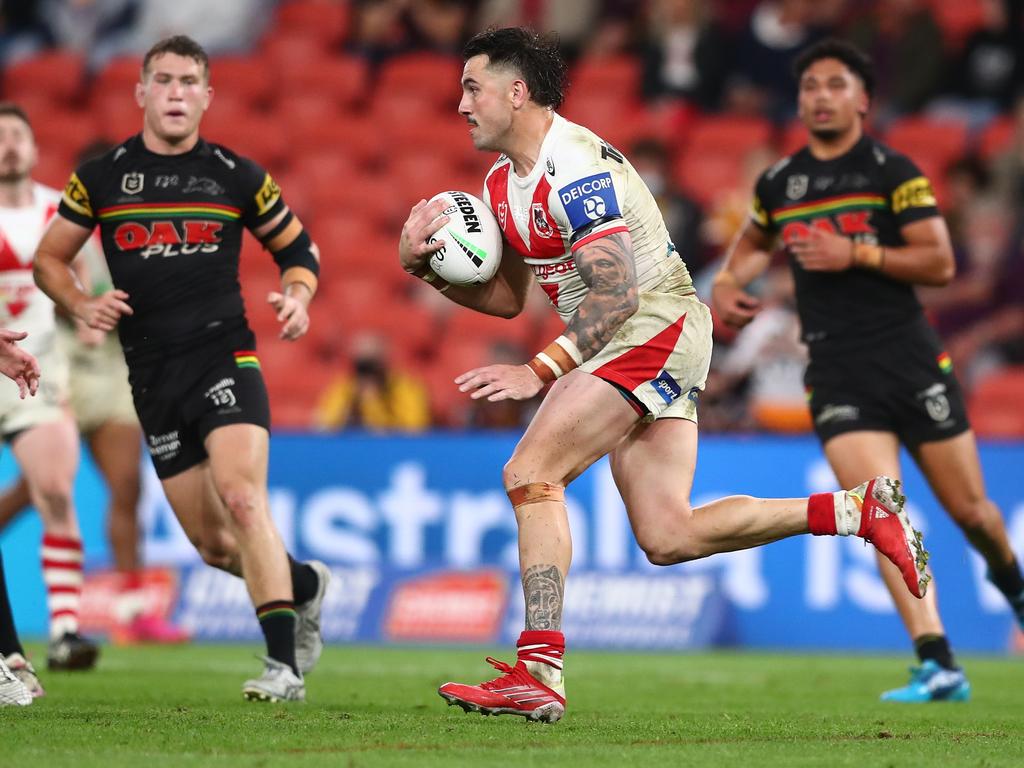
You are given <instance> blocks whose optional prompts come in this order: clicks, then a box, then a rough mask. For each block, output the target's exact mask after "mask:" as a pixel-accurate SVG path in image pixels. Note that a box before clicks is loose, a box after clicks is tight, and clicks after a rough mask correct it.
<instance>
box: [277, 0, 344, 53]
mask: <svg viewBox="0 0 1024 768" xmlns="http://www.w3.org/2000/svg"><path fill="white" fill-rule="evenodd" d="M348 24H349V3H343V2H337V0H289V2H286V3H282V4H281V5H280V6H279V7H278V9H277V18H276V23H275V25H274V32H278V31H280V32H282V33H285V34H294V35H301V36H303V37H305V38H307V39H313V40H318V41H322V42H326V43H340V42H341V41H342V40H344V39H345V36H346V35H347V34H348Z"/></svg>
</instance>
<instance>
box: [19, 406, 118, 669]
mask: <svg viewBox="0 0 1024 768" xmlns="http://www.w3.org/2000/svg"><path fill="white" fill-rule="evenodd" d="M11 448H12V450H13V452H14V456H15V458H16V459H17V461H18V466H19V467H20V468H21V472H22V474H23V475H24V476H25V481H26V482H27V483H28V488H29V495H30V497H31V499H32V503H33V505H34V506H35V508H36V509H37V510H38V511H39V516H40V517H41V518H42V521H43V546H42V561H43V581H44V582H45V583H46V591H47V602H48V605H49V609H50V645H49V649H48V652H47V655H48V663H49V666H50V668H51V669H89V668H91V667H92V666H93V665H94V664H95V663H96V657H97V656H98V654H99V649H98V647H97V646H96V645H95V644H94V643H92V642H91V641H89V640H87V639H85V638H83V637H82V636H81V635H80V634H79V625H78V612H79V606H80V605H81V593H82V538H81V535H80V533H79V531H78V519H77V517H76V516H75V506H74V500H73V497H72V493H73V489H74V481H75V472H76V471H77V470H78V431H77V430H76V429H75V425H74V422H73V421H71V419H70V418H68V419H61V420H59V421H52V422H49V423H46V424H39V425H38V426H35V427H32V428H31V429H28V430H26V431H25V432H22V433H21V434H20V435H19V436H18V437H17V438H15V440H14V442H13V444H12V446H11Z"/></svg>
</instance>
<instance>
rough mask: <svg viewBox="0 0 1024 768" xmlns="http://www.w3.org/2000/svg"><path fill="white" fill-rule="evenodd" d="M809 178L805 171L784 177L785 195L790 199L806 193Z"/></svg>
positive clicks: (796, 198)
mask: <svg viewBox="0 0 1024 768" xmlns="http://www.w3.org/2000/svg"><path fill="white" fill-rule="evenodd" d="M808 181H809V179H808V178H807V174H805V173H797V174H794V175H792V176H790V177H789V178H788V179H786V197H788V198H789V199H790V200H799V199H800V198H801V197H803V196H804V195H806V194H807V183H808Z"/></svg>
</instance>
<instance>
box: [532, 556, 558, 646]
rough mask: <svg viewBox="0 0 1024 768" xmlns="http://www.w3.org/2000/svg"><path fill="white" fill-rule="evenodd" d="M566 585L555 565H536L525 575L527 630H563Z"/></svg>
mask: <svg viewBox="0 0 1024 768" xmlns="http://www.w3.org/2000/svg"><path fill="white" fill-rule="evenodd" d="M564 591H565V583H564V581H563V579H562V573H561V571H559V570H558V567H557V566H554V565H535V566H533V567H532V568H530V569H528V570H527V571H526V573H524V574H523V594H524V595H525V596H526V628H527V629H551V630H559V629H561V628H562V598H563V594H564Z"/></svg>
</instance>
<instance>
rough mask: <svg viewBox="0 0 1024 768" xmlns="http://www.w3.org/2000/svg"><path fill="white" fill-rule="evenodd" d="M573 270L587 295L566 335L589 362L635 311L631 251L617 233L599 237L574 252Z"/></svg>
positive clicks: (621, 235)
mask: <svg viewBox="0 0 1024 768" xmlns="http://www.w3.org/2000/svg"><path fill="white" fill-rule="evenodd" d="M576 268H577V270H578V271H579V274H580V277H581V278H583V282H584V283H586V284H587V287H588V288H590V292H589V293H588V294H587V296H586V297H585V298H584V299H583V301H582V302H581V303H580V306H579V308H578V309H577V310H576V314H575V315H574V316H573V318H572V320H570V321H569V325H568V326H567V327H566V335H567V336H568V337H569V338H571V339H572V340H573V341H574V342H575V343H576V347H577V349H579V351H580V354H581V355H582V356H583V359H584V360H589V359H590V358H592V357H593V356H594V355H596V354H597V353H598V352H600V351H601V349H603V348H604V346H605V345H606V344H607V343H608V342H609V341H611V338H612V336H614V335H615V333H616V331H618V330H619V328H620V327H621V326H622V324H623V323H624V322H626V320H628V319H629V318H630V316H631V315H632V314H633V313H634V312H636V307H637V301H638V290H637V286H636V261H635V260H634V258H633V248H632V246H631V245H630V243H629V241H628V240H627V239H626V237H625V236H624V235H623V234H621V233H616V234H614V235H609V236H608V237H602V238H600V239H598V240H595V241H594V242H593V243H590V244H588V245H585V246H583V247H582V248H580V249H579V250H578V251H577V252H576Z"/></svg>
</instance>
